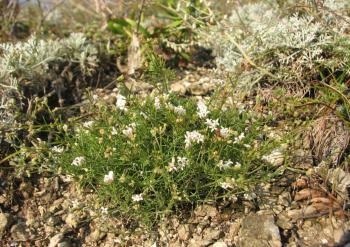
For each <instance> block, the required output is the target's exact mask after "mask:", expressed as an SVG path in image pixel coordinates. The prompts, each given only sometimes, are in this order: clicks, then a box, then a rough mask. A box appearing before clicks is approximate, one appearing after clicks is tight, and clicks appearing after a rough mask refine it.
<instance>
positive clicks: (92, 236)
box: [88, 229, 107, 242]
mask: <svg viewBox="0 0 350 247" xmlns="http://www.w3.org/2000/svg"><path fill="white" fill-rule="evenodd" d="M106 235H107V233H106V232H101V231H100V230H99V229H95V230H94V231H93V232H92V233H91V234H90V235H89V236H88V239H89V240H90V241H92V242H98V241H100V240H101V239H103V238H104V237H105V236H106Z"/></svg>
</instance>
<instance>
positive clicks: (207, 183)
mask: <svg viewBox="0 0 350 247" xmlns="http://www.w3.org/2000/svg"><path fill="white" fill-rule="evenodd" d="M221 102H222V101H221V100H211V101H207V102H206V101H204V100H201V101H195V100H194V99H181V98H179V97H178V96H175V95H172V94H170V95H169V94H162V95H153V96H148V97H147V98H145V99H140V98H138V97H135V96H132V95H130V96H128V97H126V96H123V95H122V94H118V96H117V101H116V105H112V106H108V105H103V104H100V103H98V104H97V105H96V106H95V107H97V108H96V109H95V111H94V112H95V113H96V114H94V117H93V118H92V119H91V120H89V121H86V122H84V123H82V124H74V128H73V129H74V131H73V133H72V134H71V135H69V134H67V135H66V136H64V138H63V139H62V145H59V146H55V147H54V148H52V155H53V159H54V161H55V163H56V164H57V166H58V167H60V168H59V169H62V170H61V171H62V172H64V173H65V174H68V175H71V176H73V177H74V178H76V179H78V180H79V181H80V183H81V184H82V185H83V186H87V187H89V188H94V189H96V191H97V193H98V194H99V195H100V196H101V198H102V200H103V202H104V205H108V207H109V208H110V212H113V213H116V214H120V215H122V216H127V217H130V216H131V217H132V218H134V219H137V220H141V221H143V222H147V221H149V220H157V219H159V218H160V217H162V216H164V215H166V214H167V213H170V212H173V211H174V210H176V209H179V208H183V207H184V206H186V205H187V206H188V205H194V204H197V203H201V202H208V201H220V200H225V199H228V200H229V199H230V198H231V199H232V196H234V195H235V194H237V193H241V192H244V191H249V190H250V189H251V188H252V187H253V186H254V185H255V184H256V183H260V182H261V181H264V180H266V179H269V178H271V176H273V170H274V168H273V166H272V165H270V164H268V163H266V162H264V161H263V159H262V157H263V155H264V154H266V153H267V152H268V151H269V150H271V148H272V147H273V146H274V145H275V144H274V141H273V140H267V141H266V142H263V141H262V139H261V134H262V126H263V125H264V122H263V121H262V120H261V119H258V118H256V117H255V116H254V114H252V113H251V112H245V111H243V112H242V111H239V110H238V109H236V108H232V109H224V108H222V104H221ZM66 127H69V126H66ZM71 127H73V126H71ZM148 223H149V222H148Z"/></svg>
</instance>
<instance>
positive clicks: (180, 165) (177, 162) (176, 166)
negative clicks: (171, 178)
mask: <svg viewBox="0 0 350 247" xmlns="http://www.w3.org/2000/svg"><path fill="white" fill-rule="evenodd" d="M188 164H189V160H188V159H187V158H186V157H179V156H177V157H176V159H175V157H172V158H171V162H169V165H168V171H169V172H172V171H178V170H180V171H182V170H183V169H184V168H185V167H186V166H187V165H188Z"/></svg>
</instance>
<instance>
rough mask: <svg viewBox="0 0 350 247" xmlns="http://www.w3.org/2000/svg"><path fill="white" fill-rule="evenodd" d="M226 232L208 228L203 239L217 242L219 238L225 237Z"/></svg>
mask: <svg viewBox="0 0 350 247" xmlns="http://www.w3.org/2000/svg"><path fill="white" fill-rule="evenodd" d="M223 235H224V232H223V231H221V230H220V229H212V228H207V229H205V230H204V233H203V239H204V240H206V241H209V242H215V240H218V239H219V238H221V237H223Z"/></svg>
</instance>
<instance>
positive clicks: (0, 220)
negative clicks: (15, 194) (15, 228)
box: [0, 213, 12, 238]
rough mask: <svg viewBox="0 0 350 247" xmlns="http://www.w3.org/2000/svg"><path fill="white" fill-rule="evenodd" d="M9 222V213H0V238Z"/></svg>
mask: <svg viewBox="0 0 350 247" xmlns="http://www.w3.org/2000/svg"><path fill="white" fill-rule="evenodd" d="M11 222H12V217H11V215H9V214H7V213H0V238H1V237H2V235H3V234H4V232H5V231H6V230H7V229H8V228H9V227H10V224H11Z"/></svg>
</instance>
